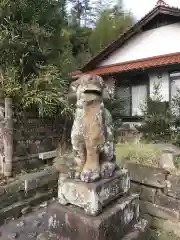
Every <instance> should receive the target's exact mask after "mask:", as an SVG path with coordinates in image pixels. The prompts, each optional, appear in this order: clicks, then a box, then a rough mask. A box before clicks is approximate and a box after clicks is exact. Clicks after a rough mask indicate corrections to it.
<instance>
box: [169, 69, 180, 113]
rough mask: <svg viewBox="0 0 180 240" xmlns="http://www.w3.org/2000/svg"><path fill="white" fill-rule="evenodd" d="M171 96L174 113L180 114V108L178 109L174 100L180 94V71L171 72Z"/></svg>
mask: <svg viewBox="0 0 180 240" xmlns="http://www.w3.org/2000/svg"><path fill="white" fill-rule="evenodd" d="M169 76H170V96H171V110H172V112H173V113H174V114H176V113H177V114H178V112H179V109H176V106H174V105H173V103H172V100H173V98H174V97H175V96H176V95H177V94H178V90H180V72H173V73H170V75H169Z"/></svg>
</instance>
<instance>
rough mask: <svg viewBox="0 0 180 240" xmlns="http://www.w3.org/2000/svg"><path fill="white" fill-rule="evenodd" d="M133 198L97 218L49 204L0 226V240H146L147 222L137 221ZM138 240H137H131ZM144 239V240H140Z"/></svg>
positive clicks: (144, 220) (134, 199) (106, 210)
mask: <svg viewBox="0 0 180 240" xmlns="http://www.w3.org/2000/svg"><path fill="white" fill-rule="evenodd" d="M137 200H138V198H137V196H129V197H124V198H123V199H120V200H117V201H116V202H114V203H113V204H112V205H111V206H109V207H106V208H105V209H104V212H103V213H102V214H101V215H99V216H97V217H91V216H87V215H86V214H85V213H84V211H83V210H81V209H79V208H78V207H72V206H62V205H60V204H59V203H58V202H52V203H50V204H48V205H47V207H44V208H37V209H33V210H34V211H33V212H31V213H29V214H25V215H24V216H22V217H20V218H18V219H15V220H13V221H9V222H8V223H7V224H4V225H2V226H0V240H7V239H18V240H25V239H32V240H48V239H51V240H57V239H60V240H81V239H83V240H95V239H96V240H112V239H113V240H116V239H117V240H121V239H122V240H131V239H132V240H136V239H139V240H141V239H143V240H144V239H148V238H146V237H145V236H146V234H147V231H148V221H147V220H146V219H145V218H143V219H140V220H139V212H138V209H139V206H138V201H137ZM135 236H138V237H139V238H133V237H135ZM142 236H144V238H140V237H142Z"/></svg>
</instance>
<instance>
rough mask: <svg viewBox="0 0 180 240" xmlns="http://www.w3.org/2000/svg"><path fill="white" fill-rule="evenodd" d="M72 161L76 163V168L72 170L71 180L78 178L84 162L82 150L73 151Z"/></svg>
mask: <svg viewBox="0 0 180 240" xmlns="http://www.w3.org/2000/svg"><path fill="white" fill-rule="evenodd" d="M74 161H75V163H76V167H75V169H74V174H73V178H80V175H81V172H82V170H83V167H84V164H85V161H86V156H85V149H84V148H79V150H76V151H74Z"/></svg>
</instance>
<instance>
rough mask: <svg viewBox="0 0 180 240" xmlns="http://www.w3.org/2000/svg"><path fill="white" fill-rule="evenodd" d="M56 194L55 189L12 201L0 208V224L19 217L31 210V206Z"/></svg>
mask: <svg viewBox="0 0 180 240" xmlns="http://www.w3.org/2000/svg"><path fill="white" fill-rule="evenodd" d="M56 196H57V192H56V191H52V190H50V191H47V192H46V193H38V194H36V195H35V196H33V197H31V198H28V199H26V200H23V201H20V202H17V203H14V204H12V205H10V206H8V207H5V208H3V209H0V225H3V224H4V223H6V222H7V221H9V220H10V219H16V218H19V217H20V216H21V215H24V214H27V213H28V212H30V211H32V208H33V207H36V206H38V205H39V204H42V203H43V202H46V201H48V200H51V199H52V198H54V197H56Z"/></svg>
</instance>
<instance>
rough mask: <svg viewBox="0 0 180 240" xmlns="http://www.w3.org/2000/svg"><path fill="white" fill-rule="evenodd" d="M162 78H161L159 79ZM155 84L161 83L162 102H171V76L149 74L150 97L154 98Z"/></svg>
mask: <svg viewBox="0 0 180 240" xmlns="http://www.w3.org/2000/svg"><path fill="white" fill-rule="evenodd" d="M158 76H161V78H158ZM154 83H160V85H161V95H162V101H169V74H168V73H167V72H164V73H159V74H158V73H152V74H149V85H150V97H152V98H153V92H154Z"/></svg>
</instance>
